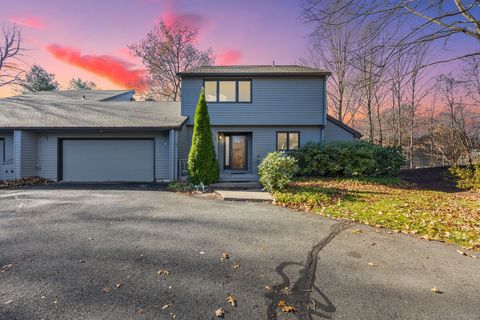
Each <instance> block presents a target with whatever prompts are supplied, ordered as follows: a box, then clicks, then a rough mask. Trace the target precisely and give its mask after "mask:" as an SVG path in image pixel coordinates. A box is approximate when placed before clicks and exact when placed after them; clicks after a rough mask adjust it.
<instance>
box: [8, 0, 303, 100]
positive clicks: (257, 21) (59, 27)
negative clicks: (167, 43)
mask: <svg viewBox="0 0 480 320" xmlns="http://www.w3.org/2000/svg"><path fill="white" fill-rule="evenodd" d="M0 3H1V7H2V10H1V11H0V21H2V24H11V23H16V24H17V25H18V26H20V27H21V28H22V32H23V37H24V47H25V48H27V49H28V50H27V51H26V52H25V57H24V60H25V61H26V62H27V63H28V64H29V65H31V64H32V63H38V64H40V65H42V66H43V67H45V68H46V69H47V70H48V71H49V72H52V73H55V75H56V77H57V80H58V81H59V82H60V84H61V85H63V86H65V85H66V83H67V81H68V79H70V78H71V77H74V76H75V77H81V78H85V79H90V80H93V81H95V82H96V83H97V84H98V85H99V87H100V88H101V89H112V88H124V87H125V86H126V83H129V82H130V81H132V80H134V79H135V78H136V77H138V76H139V75H140V74H141V68H142V66H141V64H140V63H139V61H138V60H137V59H135V58H133V57H131V56H130V55H129V53H128V50H127V48H126V47H127V45H129V44H132V43H134V42H138V41H139V40H140V39H142V38H143V37H144V36H145V35H146V34H147V32H148V31H150V30H151V29H152V28H153V26H154V25H155V24H156V23H157V22H158V21H159V20H160V19H164V20H168V19H170V20H172V19H176V18H178V17H180V18H182V19H188V20H190V21H193V22H194V23H196V24H198V25H199V27H200V41H199V46H200V47H201V48H208V47H212V48H213V50H214V52H215V54H216V63H217V64H270V63H272V61H273V60H275V61H276V63H278V64H292V63H295V62H296V61H297V58H298V57H300V56H301V55H302V54H303V53H304V50H305V47H306V43H307V37H308V34H309V32H310V27H309V26H306V25H305V24H303V23H302V21H301V20H300V19H299V16H300V9H299V5H298V2H297V1H295V0H282V1H279V0H256V1H238V0H209V1H174V0H122V1H119V0H101V1H99V0H82V1H66V0H48V1H38V0H16V1H12V0H0ZM10 93H11V90H9V91H6V90H5V89H4V90H2V91H0V95H2V96H5V95H9V94H10Z"/></svg>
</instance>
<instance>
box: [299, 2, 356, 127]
mask: <svg viewBox="0 0 480 320" xmlns="http://www.w3.org/2000/svg"><path fill="white" fill-rule="evenodd" d="M338 5H339V6H341V5H342V1H339V4H338ZM342 18H343V17H342V16H341V15H337V16H336V17H335V19H342ZM355 31H356V30H355V27H354V26H353V25H351V24H348V23H345V24H342V25H339V26H338V27H334V28H330V27H327V26H325V25H323V24H320V25H316V29H315V31H314V32H313V33H312V35H311V46H310V48H309V49H308V52H307V55H306V56H305V57H304V58H303V59H301V60H302V63H304V64H306V65H310V66H312V67H316V68H324V69H326V70H328V71H330V72H331V73H332V75H331V76H330V77H329V79H328V85H327V93H328V102H329V103H328V105H329V108H330V109H331V111H332V114H333V115H334V117H336V118H337V119H338V120H340V121H342V122H344V123H349V122H350V121H351V119H352V118H353V117H354V116H355V114H356V113H357V110H358V107H359V105H358V101H357V99H356V95H355V89H356V88H355V85H356V79H355V78H356V74H355V72H356V70H355V68H354V64H355V61H354V59H355V58H354V54H353V52H354V51H355V50H356V43H355V42H354V38H355Z"/></svg>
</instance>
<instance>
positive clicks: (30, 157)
mask: <svg viewBox="0 0 480 320" xmlns="http://www.w3.org/2000/svg"><path fill="white" fill-rule="evenodd" d="M21 152H22V155H21V169H20V170H21V171H20V175H21V177H22V178H27V177H32V176H36V175H37V135H36V134H35V133H34V132H28V131H22V142H21Z"/></svg>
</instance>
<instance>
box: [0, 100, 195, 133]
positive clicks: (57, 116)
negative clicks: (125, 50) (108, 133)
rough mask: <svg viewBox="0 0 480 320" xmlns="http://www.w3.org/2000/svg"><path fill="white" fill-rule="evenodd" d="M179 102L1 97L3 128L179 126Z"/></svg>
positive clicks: (182, 121) (180, 121) (0, 122)
mask: <svg viewBox="0 0 480 320" xmlns="http://www.w3.org/2000/svg"><path fill="white" fill-rule="evenodd" d="M186 119H187V117H184V116H182V115H181V114H180V103H179V102H140V101H127V102H116V101H103V102H102V101H92V100H88V99H86V100H83V99H72V98H68V97H65V96H62V95H55V94H54V93H51V94H27V95H21V96H15V97H10V98H6V99H1V100H0V129H34V128H37V129H44V128H50V129H55V128H57V129H60V128H152V129H153V128H159V129H160V128H165V129H166V128H178V127H180V126H181V125H182V124H183V123H184V122H185V121H186Z"/></svg>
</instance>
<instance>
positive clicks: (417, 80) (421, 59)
mask: <svg viewBox="0 0 480 320" xmlns="http://www.w3.org/2000/svg"><path fill="white" fill-rule="evenodd" d="M427 51H428V45H426V44H421V45H417V46H416V47H415V48H414V49H413V50H412V51H411V52H410V54H409V57H410V59H411V72H409V73H408V77H407V85H406V93H407V96H408V100H409V103H408V109H409V122H410V123H409V139H408V140H409V141H408V150H409V152H408V154H409V165H410V168H414V142H415V141H414V133H415V124H416V118H417V112H418V109H419V107H420V105H421V103H422V101H423V99H424V98H425V97H426V96H427V94H428V90H427V86H426V85H425V83H424V82H422V81H423V77H424V75H425V70H426V69H422V68H421V66H422V65H423V64H424V63H425V61H426V59H427Z"/></svg>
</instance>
